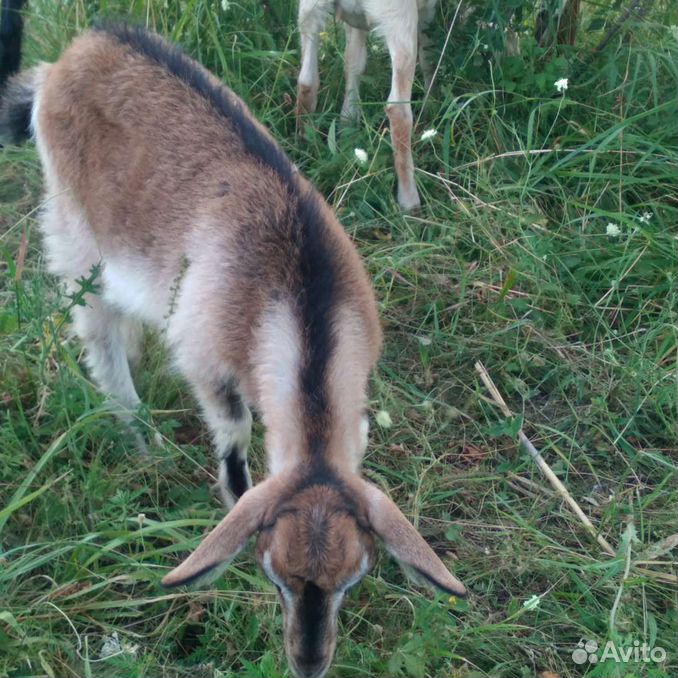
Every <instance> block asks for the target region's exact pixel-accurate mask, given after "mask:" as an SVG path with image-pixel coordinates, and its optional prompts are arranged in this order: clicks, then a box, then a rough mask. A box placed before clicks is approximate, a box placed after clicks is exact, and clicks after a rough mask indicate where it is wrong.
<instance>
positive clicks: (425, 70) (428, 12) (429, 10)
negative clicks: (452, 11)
mask: <svg viewBox="0 0 678 678" xmlns="http://www.w3.org/2000/svg"><path fill="white" fill-rule="evenodd" d="M435 13H436V0H428V1H427V2H425V3H424V5H423V6H422V7H420V9H419V21H418V24H419V29H418V33H419V35H418V44H419V67H420V68H421V72H422V75H423V76H424V85H425V86H426V91H428V90H429V89H430V88H431V82H432V81H433V69H432V68H431V63H430V62H429V60H428V54H427V53H426V50H427V49H428V48H429V47H430V45H431V39H430V38H429V37H428V35H427V34H426V33H425V30H426V27H427V26H429V25H430V23H431V21H433V17H434V16H435Z"/></svg>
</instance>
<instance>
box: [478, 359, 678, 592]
mask: <svg viewBox="0 0 678 678" xmlns="http://www.w3.org/2000/svg"><path fill="white" fill-rule="evenodd" d="M475 368H476V371H477V372H478V374H479V375H480V378H481V379H482V380H483V383H484V384H485V386H486V387H487V390H488V391H489V392H490V395H491V396H492V400H493V401H494V402H495V403H496V404H497V405H498V406H499V408H500V409H501V411H502V412H503V413H504V415H505V416H507V417H511V416H513V413H512V412H511V410H510V409H509V406H508V405H507V404H506V401H505V400H504V398H502V395H501V393H499V389H498V388H497V387H496V386H495V383H494V382H493V381H492V377H490V375H489V373H488V371H487V370H486V369H485V366H484V365H483V364H482V363H481V362H480V361H479V362H477V363H476V365H475ZM518 438H519V439H520V442H521V443H522V445H523V447H524V448H525V449H526V450H527V453H528V454H529V455H530V456H531V457H532V459H534V461H535V462H536V464H537V466H539V469H540V470H541V472H542V473H543V474H544V475H545V476H546V477H547V478H548V479H549V482H550V483H551V485H553V487H554V488H555V490H556V491H557V492H558V494H559V495H560V496H561V497H562V498H563V499H564V500H565V501H566V502H567V503H568V504H569V506H570V508H571V509H572V510H573V511H574V512H575V513H576V514H577V516H578V517H579V519H580V520H581V522H582V523H583V524H584V527H586V529H587V530H588V531H589V532H590V534H591V535H592V536H593V537H595V539H596V541H597V542H598V543H599V544H600V546H601V547H602V549H603V551H605V553H607V555H609V556H613V557H614V556H616V555H617V553H616V551H615V550H614V549H613V548H612V546H611V545H610V543H609V542H608V541H607V540H606V539H605V537H603V536H602V535H600V534H598V531H597V530H596V528H595V527H594V525H593V523H592V522H591V521H590V520H589V517H588V516H587V515H586V514H585V513H584V511H582V510H581V508H580V506H579V504H577V502H576V501H575V500H574V498H573V497H572V495H571V494H570V493H569V492H568V491H567V488H566V487H565V485H563V483H562V482H560V479H559V478H558V476H557V475H556V474H555V473H554V472H553V471H552V470H551V467H550V466H549V465H548V464H547V463H546V461H544V458H543V457H542V456H541V453H540V452H539V450H538V449H537V448H536V447H535V446H534V445H533V444H532V443H531V442H530V439H529V438H528V437H527V436H526V435H525V434H524V433H523V430H522V429H520V431H518ZM635 569H636V572H638V573H639V574H642V575H644V576H646V577H648V578H650V579H655V580H656V581H662V582H665V583H667V584H674V585H675V584H678V577H677V576H676V575H674V574H669V573H667V572H655V571H654V570H648V569H646V568H644V567H637V566H636V568H635Z"/></svg>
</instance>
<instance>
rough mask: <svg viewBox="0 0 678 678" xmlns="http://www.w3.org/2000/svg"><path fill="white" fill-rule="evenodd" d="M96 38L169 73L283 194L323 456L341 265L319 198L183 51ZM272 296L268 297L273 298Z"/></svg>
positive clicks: (312, 412)
mask: <svg viewBox="0 0 678 678" xmlns="http://www.w3.org/2000/svg"><path fill="white" fill-rule="evenodd" d="M95 30H98V31H100V32H103V33H105V34H107V35H110V36H111V37H113V38H115V39H116V40H117V41H118V42H120V43H121V44H124V45H127V46H128V47H130V48H131V49H133V50H134V51H135V52H138V53H139V54H142V55H143V56H145V57H147V58H148V59H150V60H151V61H153V62H155V63H157V64H158V65H160V66H161V67H162V68H164V69H165V70H166V71H167V72H169V73H170V74H172V75H173V76H175V77H176V78H178V79H179V80H181V82H183V83H184V84H186V85H188V86H189V87H191V88H192V89H193V90H194V91H195V92H196V93H197V94H199V95H200V96H201V97H203V98H205V99H206V100H208V101H209V102H210V103H211V105H212V106H213V107H214V109H215V110H216V111H217V112H218V113H219V114H220V115H223V116H224V117H226V118H228V120H229V122H230V123H231V124H232V125H233V127H234V129H235V130H236V132H237V134H238V136H239V137H240V139H241V140H242V142H243V145H244V147H245V150H246V152H247V153H248V154H249V155H251V156H252V157H254V158H256V159H257V160H258V161H259V162H261V163H262V164H264V165H266V166H267V167H269V168H271V169H272V170H273V171H274V172H275V173H276V174H277V175H278V176H279V177H280V179H281V181H282V184H283V185H284V186H285V189H286V190H287V191H288V194H289V198H290V204H291V205H293V206H294V208H293V209H294V212H293V213H292V214H290V215H288V218H291V219H293V220H294V224H295V228H294V229H293V231H292V235H291V237H292V239H293V240H295V243H294V245H295V250H296V258H297V267H298V271H297V275H296V276H293V278H294V279H296V280H297V281H298V282H297V283H296V284H297V285H298V287H296V288H295V289H292V290H290V291H291V292H292V294H293V298H294V299H295V302H296V312H297V315H298V318H299V322H300V325H301V330H302V337H303V341H304V345H305V346H304V349H305V350H304V351H303V359H302V361H301V367H300V375H299V377H300V388H301V393H302V398H303V409H304V415H305V421H306V427H305V428H306V431H307V441H306V442H307V449H308V452H309V454H311V455H312V456H320V455H322V454H323V453H324V451H325V446H326V443H327V433H328V430H329V415H330V405H329V399H328V394H327V378H328V364H329V360H330V358H331V355H332V353H333V351H334V347H335V343H336V342H335V338H334V334H333V329H332V316H333V311H334V309H335V308H336V306H337V303H338V297H339V293H340V291H339V284H338V279H339V275H338V272H339V264H338V261H337V255H336V253H335V249H336V248H335V247H333V242H332V240H331V238H332V236H331V232H330V229H329V228H328V226H327V223H326V218H325V216H324V214H323V204H322V202H321V201H322V198H321V197H320V195H319V194H318V193H317V192H316V191H315V189H313V188H312V187H310V186H309V185H307V184H304V183H302V182H301V181H300V179H299V177H298V172H297V170H296V168H295V167H294V165H293V164H292V163H291V162H290V160H289V158H288V157H287V155H286V154H285V152H284V151H283V150H282V149H281V148H280V146H279V145H278V144H277V143H276V142H275V141H274V140H273V139H271V138H270V137H268V136H267V135H265V134H263V133H262V132H261V130H260V129H259V128H258V126H257V125H255V124H254V122H253V120H252V118H251V115H250V113H249V111H247V110H246V109H245V106H244V105H243V104H242V102H241V101H240V99H239V98H238V97H237V96H236V95H235V94H234V93H232V92H231V91H230V90H228V89H227V88H226V87H224V86H221V85H216V84H215V83H214V82H212V80H211V79H210V78H209V76H208V72H207V71H206V70H205V69H204V68H203V67H202V66H201V65H200V64H199V63H197V62H196V61H194V60H193V59H191V58H190V57H188V56H187V55H186V54H184V53H183V52H182V50H181V49H180V48H179V47H177V46H176V45H173V44H171V43H169V42H167V41H166V40H164V39H163V38H161V37H160V36H159V35H157V34H155V33H151V32H149V31H147V30H145V29H144V28H141V27H133V26H128V25H126V24H100V25H98V26H96V27H95ZM272 292H273V291H272Z"/></svg>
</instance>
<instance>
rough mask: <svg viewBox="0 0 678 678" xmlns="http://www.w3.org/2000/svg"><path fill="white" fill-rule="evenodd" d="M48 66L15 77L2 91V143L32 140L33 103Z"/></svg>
mask: <svg viewBox="0 0 678 678" xmlns="http://www.w3.org/2000/svg"><path fill="white" fill-rule="evenodd" d="M46 66H47V64H42V65H40V66H36V67H35V68H31V69H29V70H26V71H23V72H22V73H19V74H18V75H15V76H14V77H13V78H10V79H9V81H8V82H7V84H6V85H5V87H4V88H3V89H2V90H0V142H2V141H5V142H7V143H11V144H20V143H22V142H24V141H26V140H27V139H29V138H30V136H31V117H32V114H33V102H34V101H35V94H36V92H37V90H38V87H39V86H40V83H41V82H42V80H43V76H44V73H45V68H46Z"/></svg>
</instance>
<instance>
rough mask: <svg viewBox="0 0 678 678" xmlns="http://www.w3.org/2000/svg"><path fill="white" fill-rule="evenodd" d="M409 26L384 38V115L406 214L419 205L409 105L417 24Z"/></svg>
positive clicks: (410, 107)
mask: <svg viewBox="0 0 678 678" xmlns="http://www.w3.org/2000/svg"><path fill="white" fill-rule="evenodd" d="M410 23H411V30H409V32H408V31H402V32H396V31H389V32H388V33H387V34H386V35H385V36H384V37H385V40H386V45H387V47H388V51H389V53H390V55H391V65H392V79H391V93H390V94H389V96H388V104H387V105H386V114H387V115H388V119H389V122H390V125H391V143H392V144H393V156H394V162H395V170H396V175H397V177H398V204H399V205H400V207H401V208H402V209H403V210H405V211H411V210H414V209H417V208H418V207H419V206H420V205H421V202H420V200H419V193H418V192H417V185H416V183H415V181H414V162H413V160H412V106H411V104H410V99H411V97H412V81H413V79H414V69H415V65H416V60H417V23H416V20H415V21H414V22H410ZM408 25H410V24H408Z"/></svg>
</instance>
